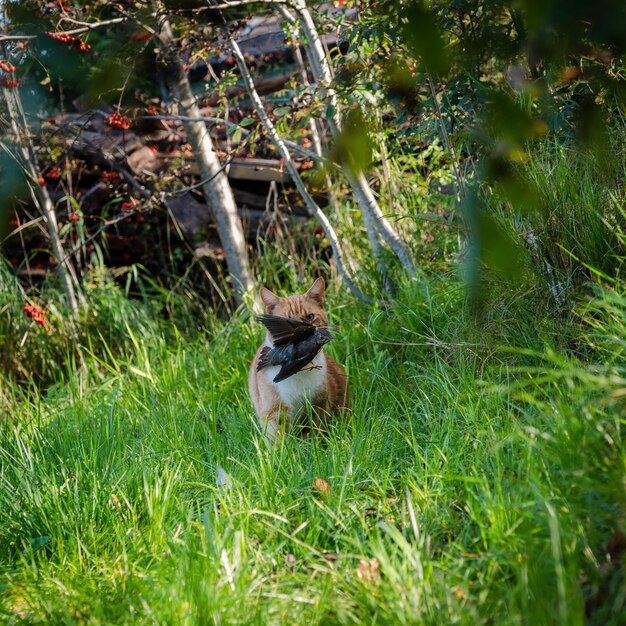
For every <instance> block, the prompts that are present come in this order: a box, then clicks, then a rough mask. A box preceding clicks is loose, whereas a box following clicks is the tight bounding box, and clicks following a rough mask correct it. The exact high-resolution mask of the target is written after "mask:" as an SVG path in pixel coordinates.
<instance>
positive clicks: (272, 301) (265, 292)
mask: <svg viewBox="0 0 626 626" xmlns="http://www.w3.org/2000/svg"><path fill="white" fill-rule="evenodd" d="M261 300H263V304H264V305H265V310H266V311H267V312H268V313H270V314H271V313H272V311H273V310H274V307H275V306H276V305H277V304H278V303H279V302H280V298H279V297H278V296H277V295H276V294H275V293H273V292H271V291H270V290H269V289H267V288H265V287H261Z"/></svg>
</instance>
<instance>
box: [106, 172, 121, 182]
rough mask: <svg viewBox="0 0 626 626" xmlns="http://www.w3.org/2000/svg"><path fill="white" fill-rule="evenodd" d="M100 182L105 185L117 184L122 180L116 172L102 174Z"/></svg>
mask: <svg viewBox="0 0 626 626" xmlns="http://www.w3.org/2000/svg"><path fill="white" fill-rule="evenodd" d="M102 180H104V181H105V182H107V183H119V182H120V181H121V180H122V179H121V177H120V175H119V174H118V173H117V172H102Z"/></svg>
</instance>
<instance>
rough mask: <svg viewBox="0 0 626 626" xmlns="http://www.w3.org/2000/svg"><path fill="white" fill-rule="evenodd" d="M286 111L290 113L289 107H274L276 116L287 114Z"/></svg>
mask: <svg viewBox="0 0 626 626" xmlns="http://www.w3.org/2000/svg"><path fill="white" fill-rule="evenodd" d="M287 113H291V107H276V108H275V109H274V115H275V116H276V117H282V116H283V115H287Z"/></svg>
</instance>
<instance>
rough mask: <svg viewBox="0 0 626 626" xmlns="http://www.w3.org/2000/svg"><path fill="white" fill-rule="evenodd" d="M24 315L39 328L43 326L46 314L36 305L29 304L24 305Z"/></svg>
mask: <svg viewBox="0 0 626 626" xmlns="http://www.w3.org/2000/svg"><path fill="white" fill-rule="evenodd" d="M24 314H25V315H26V317H28V318H30V319H32V320H33V321H35V322H37V324H39V325H40V326H45V324H46V312H45V311H44V310H43V309H42V308H41V307H38V306H37V305H36V304H33V305H32V306H31V305H30V304H25V305H24Z"/></svg>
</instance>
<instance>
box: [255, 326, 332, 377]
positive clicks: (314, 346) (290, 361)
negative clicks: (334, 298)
mask: <svg viewBox="0 0 626 626" xmlns="http://www.w3.org/2000/svg"><path fill="white" fill-rule="evenodd" d="M258 320H259V321H260V322H261V323H262V324H263V325H264V326H265V327H266V328H267V330H268V331H269V332H270V334H271V335H272V337H273V338H274V347H273V348H270V347H269V346H265V347H264V348H263V349H262V350H261V354H260V355H259V363H258V365H257V372H258V371H260V370H262V369H264V368H266V367H270V366H275V365H280V366H281V368H280V371H279V372H278V374H276V376H275V377H274V382H275V383H279V382H280V381H281V380H285V379H286V378H289V377H290V376H293V375H294V374H296V373H297V372H299V371H300V370H301V369H302V368H303V367H305V366H307V365H308V364H309V363H310V362H311V361H312V360H313V359H314V358H315V356H316V355H317V353H318V352H319V351H320V350H321V349H322V347H323V346H324V345H325V344H327V343H328V342H329V341H331V339H332V338H333V336H332V335H331V334H330V333H329V332H328V330H326V329H325V328H317V327H316V326H314V325H313V324H311V323H310V322H307V321H305V320H297V319H292V318H289V317H279V316H277V315H261V316H259V317H258Z"/></svg>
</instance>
